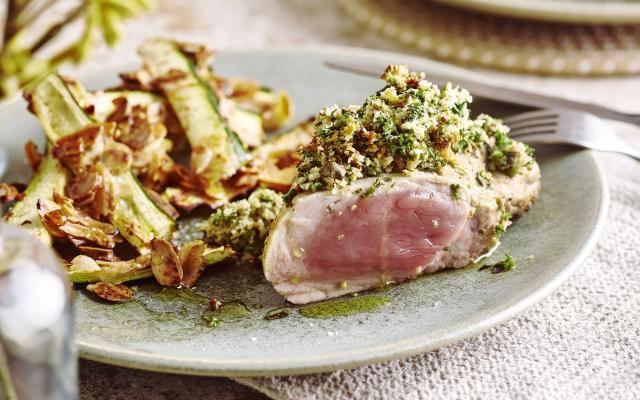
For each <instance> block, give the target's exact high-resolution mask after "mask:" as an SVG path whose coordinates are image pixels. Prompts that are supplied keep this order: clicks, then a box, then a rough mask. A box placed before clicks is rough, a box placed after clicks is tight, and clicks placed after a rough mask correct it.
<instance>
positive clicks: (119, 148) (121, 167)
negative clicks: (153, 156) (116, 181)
mask: <svg viewBox="0 0 640 400" xmlns="http://www.w3.org/2000/svg"><path fill="white" fill-rule="evenodd" d="M106 147H107V148H106V149H105V150H104V153H103V154H102V161H103V162H104V165H105V166H106V167H107V168H109V171H111V173H112V174H113V175H121V174H123V173H125V172H127V171H129V169H130V168H131V163H132V162H133V154H132V152H131V149H130V148H129V147H128V146H127V145H124V144H122V143H118V142H114V141H109V142H108V144H107V146H106Z"/></svg>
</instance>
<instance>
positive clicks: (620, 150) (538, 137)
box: [518, 134, 640, 161]
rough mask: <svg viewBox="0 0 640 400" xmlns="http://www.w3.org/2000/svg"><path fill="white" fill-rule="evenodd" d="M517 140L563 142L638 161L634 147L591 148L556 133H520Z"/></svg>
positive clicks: (528, 142)
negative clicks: (563, 138) (562, 138)
mask: <svg viewBox="0 0 640 400" xmlns="http://www.w3.org/2000/svg"><path fill="white" fill-rule="evenodd" d="M518 140H520V141H522V142H523V143H527V144H563V145H569V146H576V147H580V148H583V149H589V150H595V151H604V152H607V153H617V154H622V155H625V156H628V157H631V158H633V159H635V160H637V161H640V151H638V150H636V149H634V148H633V147H631V146H628V147H611V148H608V149H604V148H599V149H596V148H593V147H588V146H586V145H584V144H581V143H577V142H567V141H564V140H558V137H557V136H556V135H549V134H530V135H521V136H518Z"/></svg>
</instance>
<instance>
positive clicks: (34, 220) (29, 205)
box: [5, 154, 67, 246]
mask: <svg viewBox="0 0 640 400" xmlns="http://www.w3.org/2000/svg"><path fill="white" fill-rule="evenodd" d="M66 182H67V171H66V170H65V169H64V167H63V166H62V164H60V162H59V161H58V160H56V159H55V158H54V157H53V156H52V155H51V154H47V155H46V156H45V157H44V159H43V160H42V162H41V163H40V166H39V167H38V170H37V171H36V173H35V175H34V176H33V178H32V179H31V182H29V185H28V186H27V189H26V190H25V192H24V197H23V198H22V200H20V201H18V202H16V203H15V204H14V205H13V207H11V210H9V212H7V215H6V216H5V219H6V221H7V222H9V223H10V224H13V225H17V226H21V227H22V228H24V229H26V230H27V231H28V232H29V233H31V234H32V235H34V236H35V237H37V238H38V239H40V241H42V243H44V244H45V245H46V246H51V243H52V238H51V235H50V234H49V232H48V231H47V229H46V228H45V226H44V224H43V223H42V220H41V219H40V216H39V215H38V211H37V208H36V203H37V202H38V199H47V200H51V199H53V192H54V191H56V190H61V189H62V188H64V185H65V184H66Z"/></svg>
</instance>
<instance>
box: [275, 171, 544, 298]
mask: <svg viewBox="0 0 640 400" xmlns="http://www.w3.org/2000/svg"><path fill="white" fill-rule="evenodd" d="M505 179H508V181H509V184H508V185H506V184H504V185H503V184H501V183H500V180H498V179H497V180H496V182H495V183H494V184H493V185H492V187H482V186H479V185H477V184H469V183H468V182H467V180H465V179H462V178H460V176H459V175H458V174H457V173H456V172H455V171H453V170H449V171H448V173H444V174H435V173H423V172H417V173H412V174H410V175H409V176H392V177H391V178H390V179H389V180H388V181H387V182H385V181H383V180H381V179H380V178H366V179H360V180H358V181H356V182H355V183H354V184H353V185H352V186H351V187H350V188H349V190H348V191H346V192H344V193H340V194H332V193H331V192H328V191H323V192H315V193H310V194H303V195H298V196H297V197H296V198H295V199H294V200H293V202H292V205H291V206H290V207H289V208H288V209H287V210H285V212H284V213H283V214H281V215H280V217H279V218H278V220H277V222H276V224H275V226H274V227H273V229H272V231H271V234H270V237H269V239H268V242H267V245H266V247H265V252H264V254H263V266H264V272H265V276H266V278H267V279H268V280H269V281H271V282H272V283H273V285H274V287H275V288H276V290H277V291H278V292H279V293H280V294H282V295H283V296H284V297H286V298H287V300H289V301H291V302H292V303H296V304H304V303H308V302H313V301H318V300H323V299H327V298H332V297H337V296H341V295H344V294H348V293H353V292H358V291H362V290H365V289H369V288H373V287H378V286H381V285H386V284H388V283H391V282H401V281H404V280H407V279H410V278H414V277H416V276H418V275H420V274H423V273H432V272H435V271H437V270H440V269H443V268H448V267H451V268H459V267H464V266H466V265H468V264H469V263H470V262H471V261H472V260H474V259H475V258H477V257H478V256H480V255H482V254H483V253H484V252H486V251H487V249H489V248H490V247H492V246H493V245H494V244H495V242H496V240H497V238H496V235H495V227H496V226H500V227H502V228H506V225H507V224H509V222H508V220H505V219H504V216H503V214H504V212H505V210H510V211H512V212H513V213H514V214H519V213H522V212H524V210H525V209H526V208H528V207H529V205H531V203H532V202H533V201H534V200H535V197H536V195H537V193H538V190H539V169H538V168H537V166H536V167H535V168H532V170H531V171H528V172H527V174H525V175H519V176H517V177H515V178H508V177H506V176H505ZM376 180H377V181H376ZM457 185H459V188H458V186H457ZM376 186H379V187H378V188H377V189H376V190H375V191H374V192H373V193H371V194H370V195H369V196H366V197H365V196H363V193H367V191H370V189H371V188H373V187H376ZM454 188H455V190H454Z"/></svg>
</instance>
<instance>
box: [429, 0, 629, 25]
mask: <svg viewBox="0 0 640 400" xmlns="http://www.w3.org/2000/svg"><path fill="white" fill-rule="evenodd" d="M435 1H436V2H437V3H440V4H443V5H448V6H455V7H460V8H464V9H467V10H474V11H479V12H484V13H491V14H497V15H501V16H505V17H517V18H523V19H528V20H534V21H551V22H560V23H562V22H564V23H585V24H594V25H596V24H629V23H634V22H640V4H632V3H623V2H610V3H606V4H602V3H589V2H577V1H573V0H557V1H543V2H540V1H538V0H518V1H504V0H435Z"/></svg>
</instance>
